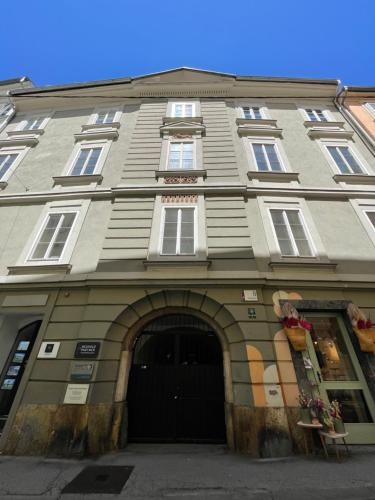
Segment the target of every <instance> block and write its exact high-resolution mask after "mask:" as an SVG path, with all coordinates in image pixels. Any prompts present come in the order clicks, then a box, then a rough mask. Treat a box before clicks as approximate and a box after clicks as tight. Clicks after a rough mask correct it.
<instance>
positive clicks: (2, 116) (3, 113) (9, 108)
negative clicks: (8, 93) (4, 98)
mask: <svg viewBox="0 0 375 500" xmlns="http://www.w3.org/2000/svg"><path fill="white" fill-rule="evenodd" d="M13 112H14V108H13V105H12V104H5V105H4V106H2V107H0V129H1V128H2V127H3V125H5V124H6V123H7V121H8V120H9V118H10V116H11V115H12V114H13Z"/></svg>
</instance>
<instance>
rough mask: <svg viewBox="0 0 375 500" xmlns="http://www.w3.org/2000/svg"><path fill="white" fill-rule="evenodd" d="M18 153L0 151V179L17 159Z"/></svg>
mask: <svg viewBox="0 0 375 500" xmlns="http://www.w3.org/2000/svg"><path fill="white" fill-rule="evenodd" d="M17 157H18V153H1V152H0V181H1V180H3V178H4V177H5V174H6V173H7V172H8V170H9V169H10V167H11V166H12V165H13V163H14V162H15V161H16V159H17Z"/></svg>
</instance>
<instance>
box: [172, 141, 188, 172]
mask: <svg viewBox="0 0 375 500" xmlns="http://www.w3.org/2000/svg"><path fill="white" fill-rule="evenodd" d="M193 149H194V148H193V143H192V142H171V143H169V154H168V163H167V164H168V170H179V169H186V170H192V169H193V168H194V150H193Z"/></svg>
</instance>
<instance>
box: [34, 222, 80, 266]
mask: <svg viewBox="0 0 375 500" xmlns="http://www.w3.org/2000/svg"><path fill="white" fill-rule="evenodd" d="M76 215H77V213H76V212H67V213H50V214H48V216H47V219H46V221H45V223H44V225H43V228H42V231H41V233H40V235H39V237H38V239H37V242H36V244H35V245H34V248H33V250H32V252H31V256H30V257H29V260H59V259H60V257H61V256H62V253H63V250H64V247H65V245H66V243H67V241H68V238H69V234H70V232H71V229H72V227H73V223H74V220H75V218H76Z"/></svg>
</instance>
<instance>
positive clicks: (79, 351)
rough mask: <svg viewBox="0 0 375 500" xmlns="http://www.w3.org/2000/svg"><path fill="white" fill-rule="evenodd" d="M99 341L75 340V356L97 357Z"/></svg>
mask: <svg viewBox="0 0 375 500" xmlns="http://www.w3.org/2000/svg"><path fill="white" fill-rule="evenodd" d="M99 349H100V342H77V347H76V350H75V352H74V357H75V358H97V357H98V355H99Z"/></svg>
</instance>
